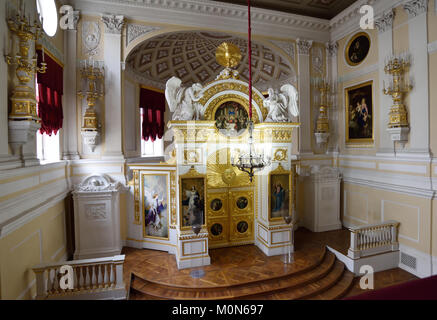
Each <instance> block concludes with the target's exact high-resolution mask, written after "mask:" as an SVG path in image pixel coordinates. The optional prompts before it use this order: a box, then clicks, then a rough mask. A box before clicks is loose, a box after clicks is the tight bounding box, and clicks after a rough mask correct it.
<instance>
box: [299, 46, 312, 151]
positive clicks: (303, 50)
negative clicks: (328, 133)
mask: <svg viewBox="0 0 437 320" xmlns="http://www.w3.org/2000/svg"><path fill="white" fill-rule="evenodd" d="M296 43H297V48H298V50H297V51H298V55H297V64H298V77H299V113H300V116H299V118H300V123H301V125H300V128H299V152H300V153H301V154H305V153H306V154H312V153H313V151H312V147H311V140H312V137H313V133H312V132H311V76H310V74H311V72H310V49H311V46H312V45H313V41H312V40H303V39H297V40H296Z"/></svg>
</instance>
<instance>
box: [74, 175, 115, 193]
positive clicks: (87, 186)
mask: <svg viewBox="0 0 437 320" xmlns="http://www.w3.org/2000/svg"><path fill="white" fill-rule="evenodd" d="M121 189H123V186H122V184H121V183H120V182H118V181H117V182H113V181H112V179H111V178H110V177H109V176H108V175H106V174H92V175H90V176H88V177H87V178H85V179H84V180H83V182H82V183H80V184H78V185H76V186H75V187H74V192H111V191H114V192H118V191H120V190H121Z"/></svg>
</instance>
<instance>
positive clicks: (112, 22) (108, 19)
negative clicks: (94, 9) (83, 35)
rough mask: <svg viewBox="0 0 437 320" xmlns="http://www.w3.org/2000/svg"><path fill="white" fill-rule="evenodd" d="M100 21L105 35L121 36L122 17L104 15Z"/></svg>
mask: <svg viewBox="0 0 437 320" xmlns="http://www.w3.org/2000/svg"><path fill="white" fill-rule="evenodd" d="M102 21H103V23H104V25H105V33H112V34H121V31H122V30H123V26H124V16H123V15H114V14H104V15H102Z"/></svg>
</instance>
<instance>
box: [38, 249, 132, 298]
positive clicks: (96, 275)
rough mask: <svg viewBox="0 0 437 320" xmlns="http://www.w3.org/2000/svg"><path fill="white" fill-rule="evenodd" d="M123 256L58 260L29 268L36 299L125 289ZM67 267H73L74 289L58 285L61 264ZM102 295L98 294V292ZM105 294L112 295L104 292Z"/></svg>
mask: <svg viewBox="0 0 437 320" xmlns="http://www.w3.org/2000/svg"><path fill="white" fill-rule="evenodd" d="M124 257H125V256H124V255H119V256H114V257H107V258H97V259H86V260H73V261H65V262H61V263H52V264H41V265H38V266H35V267H33V268H32V270H33V271H34V272H35V274H36V286H37V295H36V299H58V298H60V297H64V299H68V298H69V297H72V296H80V295H86V296H89V297H92V295H93V294H96V293H102V292H104V291H105V292H109V291H112V290H113V291H124V290H125V285H124V281H123V263H124ZM64 265H65V266H70V267H71V268H72V270H73V288H72V289H62V288H61V285H60V280H61V277H62V276H63V275H64V273H61V267H62V266H64ZM100 296H101V294H100ZM104 296H106V297H110V296H111V295H110V294H109V295H108V294H106V295H104Z"/></svg>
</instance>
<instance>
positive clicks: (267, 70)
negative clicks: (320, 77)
mask: <svg viewBox="0 0 437 320" xmlns="http://www.w3.org/2000/svg"><path fill="white" fill-rule="evenodd" d="M225 41H226V42H230V43H232V44H235V45H236V46H238V47H239V48H240V50H241V53H242V56H243V57H242V60H241V63H240V65H239V66H238V67H237V68H236V69H237V70H238V71H239V73H240V79H241V80H243V81H248V79H249V70H248V65H247V60H248V58H247V55H246V53H247V40H246V39H243V38H240V37H237V36H233V35H228V34H224V33H218V32H206V31H190V32H175V33H166V34H163V35H159V36H156V37H153V38H151V39H148V40H146V41H144V42H142V43H140V44H139V45H138V46H137V47H135V48H134V49H133V50H132V51H131V52H130V54H129V56H128V57H127V59H126V69H127V71H128V72H129V73H130V74H131V75H133V76H134V77H135V79H136V80H138V81H139V82H141V83H143V84H145V85H151V86H154V87H158V88H160V89H164V88H165V83H166V82H167V80H168V79H169V78H171V77H172V76H177V77H178V78H180V79H181V80H182V82H183V84H184V85H191V84H193V83H201V84H206V83H208V82H211V81H213V80H215V78H216V77H217V76H218V74H219V73H220V71H221V70H222V69H223V67H222V66H220V65H219V64H218V63H217V61H216V58H215V51H216V49H217V47H218V46H219V45H220V44H221V43H223V42H225ZM252 73H253V74H252V78H253V85H254V87H256V88H257V89H259V90H261V91H264V90H267V88H269V87H276V86H280V85H282V84H285V83H294V82H296V73H295V70H294V68H293V66H292V65H291V64H290V62H289V61H288V60H287V59H286V58H285V57H283V56H281V55H280V54H278V53H277V52H274V51H273V50H272V49H271V48H269V47H266V46H265V45H263V44H260V43H257V42H253V43H252Z"/></svg>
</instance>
